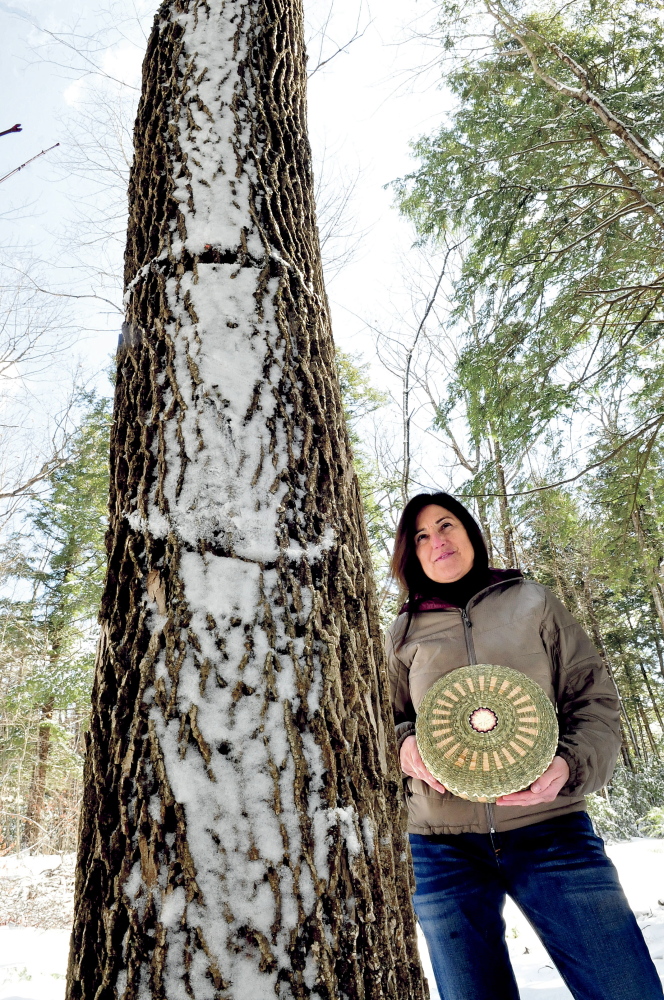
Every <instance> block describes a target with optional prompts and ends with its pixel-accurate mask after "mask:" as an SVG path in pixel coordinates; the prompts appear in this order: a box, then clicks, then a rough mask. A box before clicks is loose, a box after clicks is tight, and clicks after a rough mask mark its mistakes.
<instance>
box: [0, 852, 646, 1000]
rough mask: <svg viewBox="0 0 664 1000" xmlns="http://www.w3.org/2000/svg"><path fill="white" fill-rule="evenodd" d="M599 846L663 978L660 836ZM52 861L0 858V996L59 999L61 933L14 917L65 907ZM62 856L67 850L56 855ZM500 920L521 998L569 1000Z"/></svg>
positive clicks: (533, 947) (530, 939) (64, 933)
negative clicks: (19, 906) (609, 860)
mask: <svg viewBox="0 0 664 1000" xmlns="http://www.w3.org/2000/svg"><path fill="white" fill-rule="evenodd" d="M607 851H608V853H609V855H610V856H611V858H612V859H613V861H614V863H615V864H616V866H617V868H618V871H619V873H620V878H621V881H622V884H623V887H624V889H625V892H626V893H627V898H628V899H629V901H630V904H631V906H632V908H633V910H634V911H635V913H636V915H637V918H638V921H639V925H640V926H641V928H642V929H643V931H644V934H645V937H646V941H647V942H648V946H649V948H650V953H651V954H652V956H653V958H654V960H655V965H656V966H657V970H658V972H659V974H660V978H661V979H662V980H663V981H664V840H647V839H642V840H631V841H629V842H627V843H623V844H613V845H610V846H609V847H608V848H607ZM60 860H61V859H60V858H59V856H57V855H56V856H52V857H51V856H45V855H41V856H37V857H33V858H26V857H16V856H13V857H6V858H0V1000H62V998H63V997H64V990H65V974H66V968H67V951H68V947H69V931H68V930H65V929H62V928H59V929H56V928H52V927H51V928H50V929H43V928H40V927H30V926H17V925H16V923H14V920H16V905H17V904H16V897H17V892H22V893H23V900H24V909H23V915H22V920H23V921H25V922H26V923H28V922H29V919H34V917H35V915H37V916H38V918H39V919H46V920H48V919H53V918H52V917H49V912H52V913H53V914H59V913H60V912H62V911H63V910H64V909H65V908H66V907H67V906H68V905H70V900H71V879H70V877H67V879H66V880H65V879H61V881H60V883H59V886H60V888H59V890H58V889H56V886H55V884H54V874H53V873H54V872H55V871H56V870H57V869H58V867H60V868H61V866H60ZM68 860H69V859H68V857H67V856H65V858H64V859H63V861H65V862H67V861H68ZM61 871H62V868H61ZM49 873H51V874H49ZM40 879H41V882H40ZM37 885H40V886H42V887H43V890H40V892H41V896H42V899H43V897H44V893H45V892H47V893H48V895H49V905H50V906H51V907H52V910H51V911H47V913H46V917H45V918H44V917H42V916H41V915H42V914H44V906H43V903H40V901H39V900H38V898H37V897H36V896H35V895H34V890H35V886H37ZM17 887H21V888H20V889H19V888H17ZM660 900H661V903H660ZM8 901H9V902H8ZM8 905H9V907H10V908H9V909H8ZM10 919H11V922H10ZM505 922H506V924H507V941H508V945H509V949H510V954H511V956H512V962H513V965H514V968H515V971H516V977H517V981H518V983H519V989H520V992H521V1000H569V998H570V996H571V994H570V993H569V991H568V990H567V988H566V987H565V986H564V985H563V983H562V981H561V979H560V976H559V975H558V973H557V972H556V971H555V969H554V968H553V963H552V962H551V959H550V958H549V956H548V955H547V953H546V952H545V950H544V948H543V947H542V945H541V944H540V943H539V941H538V939H537V937H536V936H535V933H534V932H533V930H532V929H531V928H530V926H529V924H528V923H527V921H526V920H525V919H524V917H523V916H522V915H521V914H520V912H519V911H518V910H517V908H516V906H515V905H514V904H513V903H512V902H511V901H510V902H508V905H507V907H506V908H505ZM420 943H421V951H422V960H423V963H424V968H425V972H426V973H427V975H428V977H429V985H430V988H431V1000H439V997H438V992H437V990H436V986H435V983H434V980H433V974H432V972H431V965H430V963H429V960H428V955H427V953H426V945H425V944H424V941H423V940H421V942H420ZM526 949H527V950H526ZM247 1000H249V998H247ZM251 1000H258V998H251Z"/></svg>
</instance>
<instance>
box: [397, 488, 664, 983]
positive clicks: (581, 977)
mask: <svg viewBox="0 0 664 1000" xmlns="http://www.w3.org/2000/svg"><path fill="white" fill-rule="evenodd" d="M392 572H393V575H394V577H395V578H396V579H397V580H398V581H399V583H400V584H401V585H402V587H403V588H404V591H405V592H406V593H407V595H408V601H407V603H406V604H405V605H404V608H403V609H402V611H401V613H400V615H399V617H398V618H397V620H396V622H395V623H394V625H393V626H392V628H391V629H390V631H389V633H388V637H387V655H388V664H389V672H390V683H391V691H392V703H393V707H394V717H395V723H396V731H397V742H398V747H399V754H400V760H401V769H402V771H403V772H404V774H405V775H406V776H407V777H406V782H405V785H406V799H407V805H408V818H409V826H408V830H409V834H410V841H411V850H412V855H413V865H414V870H415V880H416V892H415V897H414V903H415V910H416V912H417V916H418V919H419V922H420V925H421V927H422V930H423V931H424V935H425V937H426V939H427V943H428V946H429V953H430V956H431V961H432V965H433V969H434V973H435V976H436V983H437V985H438V991H439V993H440V996H441V1000H517V998H518V996H519V992H518V989H517V985H516V981H515V979H514V974H513V971H512V968H511V965H510V962H509V957H508V953H507V948H506V945H505V936H504V931H505V924H504V921H503V918H502V909H503V906H504V903H505V896H506V894H509V895H510V896H511V897H512V898H513V899H514V900H515V902H516V903H517V904H518V906H519V907H520V908H521V910H522V911H523V912H524V914H525V915H526V917H527V918H528V920H529V921H530V922H531V924H532V925H533V927H534V928H535V930H536V931H537V933H538V934H539V936H540V938H541V940H542V942H543V943H544V945H545V947H546V948H547V950H548V952H549V954H550V956H551V958H552V959H553V961H554V962H555V964H556V966H557V968H558V970H559V972H560V974H561V976H562V977H563V979H564V980H565V982H566V983H567V985H568V987H569V989H570V990H571V992H572V994H573V996H574V997H575V998H576V1000H662V997H663V995H664V994H663V993H662V988H661V985H660V982H659V978H658V976H657V972H656V970H655V967H654V965H653V963H652V961H651V959H650V956H649V954H648V950H647V948H646V945H645V942H644V940H643V936H642V934H641V931H640V930H639V927H638V925H637V923H636V920H635V918H634V915H633V914H632V912H631V910H630V909H629V906H628V904H627V901H626V899H625V896H624V894H623V892H622V889H621V887H620V883H619V881H618V878H617V874H616V871H615V868H614V867H613V865H612V863H611V862H610V860H609V859H608V858H607V856H606V854H605V853H604V847H603V844H602V841H601V840H600V838H599V837H597V836H595V834H594V833H593V829H592V825H591V823H590V820H589V818H588V815H587V813H586V812H585V803H584V795H585V794H586V793H587V792H592V791H595V790H596V789H598V788H601V787H602V786H603V785H604V784H605V783H606V782H607V780H608V779H609V778H610V776H611V773H612V771H613V767H614V765H615V761H616V758H617V755H618V752H619V749H620V725H619V703H618V695H617V692H616V689H615V686H614V684H613V681H612V680H611V678H610V677H609V676H608V673H607V671H606V668H605V667H604V665H603V663H602V661H601V659H600V657H599V656H598V654H597V652H596V650H595V648H594V647H593V645H592V643H591V642H590V640H589V638H588V636H587V635H586V634H585V632H584V631H583V629H582V628H581V626H580V625H579V624H578V622H576V621H575V619H574V618H573V617H572V615H571V614H570V613H569V612H568V611H567V610H566V608H565V607H564V606H563V605H562V604H561V603H560V601H559V600H558V599H557V598H556V597H555V596H554V595H553V594H552V593H551V592H550V591H549V590H547V589H546V588H545V587H543V586H541V585H540V584H538V583H535V582H534V581H532V580H525V579H524V578H523V576H522V574H521V573H520V572H519V571H518V570H498V569H491V568H490V567H489V565H488V557H487V550H486V546H485V544H484V541H483V539H482V535H481V533H480V530H479V528H478V526H477V523H476V522H475V520H474V519H473V517H472V516H471V515H470V514H469V512H468V511H467V510H466V509H465V507H463V506H462V505H461V504H460V503H459V502H458V501H457V500H455V499H454V498H453V497H452V496H450V495H449V494H447V493H433V494H420V495H419V496H416V497H414V498H413V499H412V500H411V501H410V502H409V503H408V504H407V506H406V508H405V510H404V512H403V515H402V517H401V520H400V522H399V526H398V528H397V535H396V540H395V549H394V556H393V560H392ZM470 663H496V664H501V665H504V666H508V667H512V668H514V669H516V670H520V671H522V672H523V673H524V674H527V675H528V676H529V677H531V678H532V679H533V680H534V681H536V682H537V683H538V684H539V685H540V686H541V687H542V688H544V690H545V691H546V692H547V694H548V695H549V697H550V698H551V700H552V701H553V703H554V704H555V706H556V709H557V713H558V722H559V727H560V741H559V745H558V750H557V753H556V756H555V757H554V759H553V762H552V764H551V765H550V767H549V768H548V769H547V770H546V771H545V772H544V774H543V775H542V776H541V777H540V778H538V779H537V781H535V782H534V783H533V784H532V785H531V786H530V788H528V789H526V790H524V791H521V792H516V793H513V794H511V795H504V796H503V797H502V798H499V799H498V800H497V801H496V803H495V805H494V804H490V805H484V804H480V803H475V802H469V801H467V800H465V799H461V798H459V797H457V796H454V795H452V794H451V793H450V792H448V791H447V790H446V789H445V788H444V787H443V786H442V785H441V784H440V783H439V782H438V781H437V780H436V779H435V778H434V777H433V775H432V774H430V773H429V771H428V770H427V769H426V767H425V766H424V763H423V761H422V758H421V757H420V754H419V752H418V749H417V742H416V740H415V735H414V733H415V718H416V714H417V708H418V705H419V704H420V702H421V700H422V698H423V696H424V694H425V693H426V691H427V690H428V689H429V688H430V687H431V685H432V684H433V683H434V681H436V680H437V679H438V678H439V677H441V676H442V675H443V674H446V673H447V672H448V671H450V670H454V669H455V668H456V667H461V666H464V665H466V664H470Z"/></svg>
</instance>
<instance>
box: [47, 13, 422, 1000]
mask: <svg viewBox="0 0 664 1000" xmlns="http://www.w3.org/2000/svg"><path fill="white" fill-rule="evenodd" d="M305 119H306V104H305V57H304V51H303V42H302V27H301V11H300V3H299V0H167V2H165V3H163V4H162V6H161V8H160V9H159V12H158V14H157V17H156V21H155V25H154V29H153V32H152V35H151V38H150V41H149V44H148V51H147V55H146V58H145V63H144V73H143V94H142V98H141V103H140V107H139V112H138V118H137V124H136V132H135V143H136V149H135V162H134V167H133V171H132V178H131V184H130V221H129V234H128V243H127V253H126V289H127V291H126V308H127V321H126V324H125V327H124V337H123V344H122V347H121V349H120V350H119V365H118V377H117V387H116V402H115V419H114V425H113V435H112V443H111V479H112V485H111V499H110V504H111V509H110V527H109V532H108V536H107V545H108V555H109V564H108V576H107V583H106V588H105V594H104V598H103V603H102V610H101V628H102V632H101V639H100V644H99V650H98V656H97V667H96V678H95V684H94V692H93V717H92V724H91V729H90V736H89V739H88V750H87V757H86V770H85V794H84V806H83V813H82V819H81V832H80V847H79V861H78V874H77V884H76V902H75V913H76V916H75V922H74V930H73V937H72V945H71V954H70V963H69V971H68V984H67V991H68V992H67V995H68V998H69V1000H74V998H77V1000H78V998H81V1000H93V998H95V1000H107V998H111V997H124V998H127V1000H129V998H135V997H136V998H139V997H140V998H141V1000H142V998H144V997H168V998H178V1000H180V998H184V997H191V998H193V1000H203V998H205V1000H208V998H210V1000H212V998H215V1000H263V998H267V997H270V996H275V995H276V996H279V997H282V998H286V997H298V998H300V997H321V998H326V1000H338V998H342V997H347V998H353V1000H354V998H358V1000H359V998H366V1000H369V998H372V1000H373V998H375V1000H379V998H388V997H389V998H394V1000H397V998H398V1000H406V998H422V997H425V996H427V990H426V985H425V983H424V981H423V977H422V973H421V970H420V966H419V961H418V958H417V948H416V941H415V927H414V920H413V916H412V910H411V903H410V891H411V882H410V879H411V876H410V869H409V861H408V851H407V846H406V841H405V839H404V833H403V827H402V824H401V820H400V814H399V794H400V776H399V771H398V767H397V761H396V755H395V753H394V750H393V746H392V741H391V737H390V731H391V723H390V713H389V709H388V698H387V693H386V690H385V688H386V677H385V673H384V667H383V663H382V660H381V652H380V647H381V640H380V634H379V627H378V619H377V614H376V607H375V602H374V596H373V589H372V583H371V580H370V570H369V565H370V563H369V548H368V544H367V538H366V533H365V529H364V527H363V518H362V511H361V503H360V497H359V492H358V487H357V482H356V479H355V476H354V473H353V470H352V463H351V455H350V451H349V446H348V441H347V436H346V431H345V427H344V418H343V412H342V407H341V402H340V397H339V390H338V385H337V381H336V375H335V374H334V355H333V344H332V339H331V334H330V327H329V319H328V311H327V302H326V298H325V292H324V289H323V283H322V275H321V267H320V259H319V247H318V236H317V232H316V225H315V218H314V208H313V201H312V183H311V175H310V152H309V146H308V141H307V137H306V124H305Z"/></svg>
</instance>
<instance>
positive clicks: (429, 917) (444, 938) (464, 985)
mask: <svg viewBox="0 0 664 1000" xmlns="http://www.w3.org/2000/svg"><path fill="white" fill-rule="evenodd" d="M410 845H411V850H412V854H413V866H414V869H415V880H416V883H417V890H416V892H415V897H414V904H415V912H416V913H417V917H418V920H419V922H420V926H421V927H422V930H423V932H424V936H425V938H426V940H427V944H428V946H429V954H430V956H431V964H432V965H433V970H434V974H435V976H436V984H437V986H438V992H439V993H440V997H441V1000H518V997H519V991H518V988H517V985H516V980H515V978H514V973H513V971H512V966H511V965H510V960H509V955H508V952H507V946H506V944H505V922H504V920H503V916H502V911H503V907H504V905H505V896H506V894H507V895H510V896H511V897H512V899H513V900H514V901H515V903H516V904H517V905H518V906H519V908H520V909H521V910H522V912H523V913H524V914H525V916H526V917H527V918H528V920H529V921H530V923H531V924H532V926H533V927H534V929H535V930H536V931H537V934H538V935H539V937H540V939H541V941H542V943H543V945H544V946H545V948H546V949H547V951H548V952H549V955H550V956H551V958H552V959H553V961H554V962H555V964H556V967H557V969H558V971H559V973H560V975H561V976H562V978H563V979H564V980H565V982H566V983H567V986H568V987H569V989H570V992H571V993H572V995H573V996H574V997H575V998H576V1000H662V997H663V996H664V994H663V993H662V987H661V984H660V981H659V976H658V975H657V970H656V969H655V966H654V965H653V962H652V960H651V958H650V955H649V954H648V949H647V947H646V944H645V941H644V940H643V935H642V933H641V931H640V929H639V926H638V924H637V922H636V919H635V917H634V914H633V913H632V911H631V910H630V908H629V904H628V903H627V900H626V899H625V896H624V893H623V891H622V888H621V886H620V882H619V881H618V874H617V872H616V870H615V868H614V867H613V864H612V863H611V861H610V860H609V858H608V857H607V856H606V854H605V853H604V844H603V842H602V840H601V839H600V838H599V837H598V836H596V834H595V833H594V831H593V828H592V824H591V822H590V819H589V818H588V815H587V814H586V813H584V812H576V813H568V814H567V815H565V816H559V817H557V818H556V819H553V820H549V821H548V822H545V823H535V824H533V825H532V826H526V827H522V828H521V829H520V830H510V831H508V832H507V833H494V834H483V833H458V834H452V835H440V836H438V835H436V836H431V837H423V836H420V835H418V834H411V837H410Z"/></svg>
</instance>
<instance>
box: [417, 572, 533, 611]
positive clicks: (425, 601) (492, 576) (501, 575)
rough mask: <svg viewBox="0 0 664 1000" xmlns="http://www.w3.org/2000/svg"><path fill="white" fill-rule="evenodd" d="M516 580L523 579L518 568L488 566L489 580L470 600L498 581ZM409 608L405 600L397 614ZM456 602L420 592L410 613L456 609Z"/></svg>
mask: <svg viewBox="0 0 664 1000" xmlns="http://www.w3.org/2000/svg"><path fill="white" fill-rule="evenodd" d="M517 580H523V573H522V572H521V570H520V569H495V568H494V567H493V566H490V567H489V582H488V583H487V585H486V587H483V588H482V590H478V592H477V593H476V594H474V595H473V597H471V599H470V600H471V601H474V600H475V598H477V597H479V596H480V594H484V592H485V591H487V590H490V589H491V587H495V586H496V585H497V584H499V583H511V582H512V581H514V582H516V581H517ZM410 610H411V607H410V603H409V602H408V601H406V603H405V604H404V605H403V607H402V608H401V610H400V611H399V614H400V615H402V614H404V612H408V611H410ZM458 610H459V605H458V604H448V602H447V601H444V600H443V599H442V597H423V596H422V595H421V594H416V595H415V599H414V600H413V607H412V613H413V614H419V613H420V611H458Z"/></svg>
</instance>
